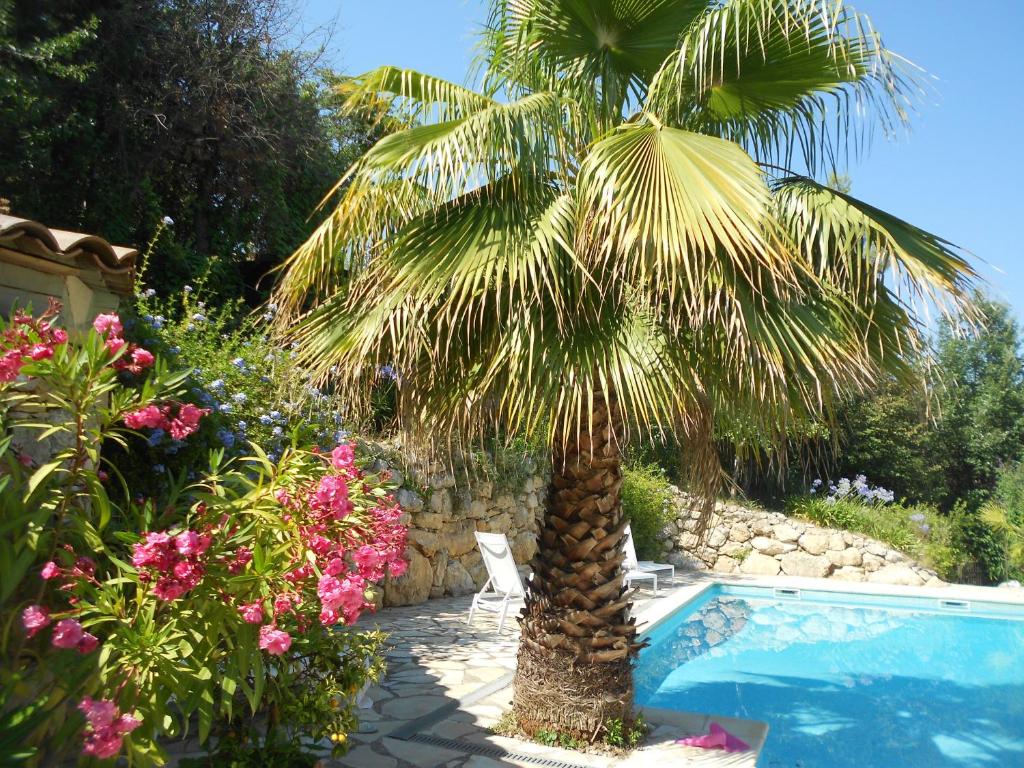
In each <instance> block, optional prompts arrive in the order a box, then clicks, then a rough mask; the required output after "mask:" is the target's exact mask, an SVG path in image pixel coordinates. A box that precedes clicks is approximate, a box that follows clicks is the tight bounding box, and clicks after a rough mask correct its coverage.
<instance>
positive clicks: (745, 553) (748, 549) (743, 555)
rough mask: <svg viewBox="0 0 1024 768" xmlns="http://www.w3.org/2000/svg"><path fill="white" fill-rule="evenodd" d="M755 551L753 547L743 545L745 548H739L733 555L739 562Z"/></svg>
mask: <svg viewBox="0 0 1024 768" xmlns="http://www.w3.org/2000/svg"><path fill="white" fill-rule="evenodd" d="M753 551H754V550H753V549H752V548H751V547H743V549H739V550H737V551H736V552H735V553H733V556H732V557H733V559H734V560H735V561H736V562H737V563H742V562H743V561H744V560H746V559H747V558H748V557H750V553H751V552H753Z"/></svg>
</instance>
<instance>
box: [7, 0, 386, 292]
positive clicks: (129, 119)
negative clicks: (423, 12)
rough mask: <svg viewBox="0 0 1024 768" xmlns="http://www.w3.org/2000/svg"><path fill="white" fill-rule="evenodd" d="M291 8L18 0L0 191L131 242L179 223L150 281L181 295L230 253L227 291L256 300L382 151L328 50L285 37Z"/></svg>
mask: <svg viewBox="0 0 1024 768" xmlns="http://www.w3.org/2000/svg"><path fill="white" fill-rule="evenodd" d="M293 10H294V3H293V2H291V1H290V0H285V2H281V0H140V2H130V3H128V2H122V0H49V1H48V2H46V3H38V2H34V1H33V0H13V2H12V0H4V4H3V5H0V37H4V38H5V39H6V40H8V41H9V43H8V46H0V146H3V147H4V148H5V151H3V152H0V196H2V197H7V198H9V199H10V200H11V203H12V205H11V208H12V212H13V213H15V214H16V215H20V216H24V217H28V218H36V219H40V220H42V221H44V222H45V223H46V224H48V225H50V226H54V227H63V228H68V229H81V230H85V231H89V232H93V233H97V234H100V235H103V236H104V237H106V238H107V239H109V240H111V241H113V242H119V243H132V244H138V245H142V244H144V243H146V242H147V241H148V240H149V239H150V238H151V237H152V234H153V232H154V230H155V228H156V226H157V225H158V224H159V223H160V221H161V219H162V217H164V216H169V217H170V218H171V219H172V220H173V221H174V222H175V225H174V227H173V228H171V229H169V230H167V232H165V234H164V236H163V237H161V240H160V243H159V244H158V247H157V250H156V252H155V254H154V256H153V259H152V261H151V263H150V270H149V275H148V277H149V279H150V282H151V284H153V285H155V286H158V287H159V288H160V289H161V290H166V291H170V290H173V289H175V288H177V287H180V286H182V285H183V284H184V283H186V282H189V281H190V280H192V279H194V278H195V276H196V275H197V274H199V273H202V272H204V271H205V270H206V269H207V267H208V266H210V263H211V259H216V261H215V263H214V279H213V280H212V281H211V282H212V284H213V285H214V286H215V287H216V288H217V290H218V291H219V292H220V293H221V294H222V295H226V296H233V295H239V294H243V293H247V294H248V296H249V298H250V299H255V298H256V293H255V292H254V288H255V286H256V284H257V282H258V280H259V278H260V277H261V276H262V275H264V274H265V273H266V272H267V271H268V270H269V269H270V268H272V267H273V266H275V265H276V264H277V263H279V262H280V261H281V260H282V259H283V258H284V257H286V256H287V255H288V254H289V253H291V252H292V250H294V248H295V247H296V246H297V245H298V244H300V243H301V242H302V240H303V239H304V237H305V236H306V234H308V223H307V222H308V216H309V212H310V210H312V209H313V208H314V207H315V206H316V204H317V202H318V201H319V200H320V199H321V198H322V196H323V194H324V193H325V192H326V191H327V190H328V189H330V187H331V186H332V185H333V184H334V182H335V181H336V180H337V178H338V176H340V175H341V174H342V173H344V171H345V170H346V168H347V167H348V166H349V164H350V163H351V162H352V160H353V159H354V158H355V157H356V156H357V155H358V154H359V152H361V151H362V149H365V147H366V146H368V138H369V137H368V132H367V127H366V126H365V125H364V124H362V123H360V122H358V121H356V120H353V119H352V118H351V117H348V116H345V115H342V114H340V113H339V112H338V110H337V109H336V106H337V99H336V97H335V94H334V90H333V87H332V85H333V82H334V76H333V75H332V74H330V73H329V72H323V71H321V70H320V69H319V64H318V58H317V55H316V52H315V51H314V52H308V51H304V50H298V49H296V48H295V44H294V43H292V42H289V34H290V29H291V27H290V25H289V21H290V19H291V13H292V11H293ZM40 41H41V42H40ZM10 51H15V52H20V54H18V55H15V54H11V53H10ZM5 61H10V64H8V65H7V69H8V70H9V71H10V72H11V73H12V75H11V76H10V77H7V78H5V77H4V76H3V74H2V73H3V72H4V71H5V65H4V62H5ZM8 148H11V149H12V150H13V151H7V150H8ZM265 285H266V286H269V282H267V283H266V284H265ZM264 293H265V290H264Z"/></svg>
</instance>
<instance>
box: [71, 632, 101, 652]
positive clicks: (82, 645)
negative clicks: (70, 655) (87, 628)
mask: <svg viewBox="0 0 1024 768" xmlns="http://www.w3.org/2000/svg"><path fill="white" fill-rule="evenodd" d="M99 644H100V641H99V639H98V638H97V637H96V636H95V635H93V634H91V633H89V632H83V633H82V639H81V640H79V641H78V645H77V646H76V647H77V648H78V652H79V653H92V652H93V651H95V650H96V646H98V645H99Z"/></svg>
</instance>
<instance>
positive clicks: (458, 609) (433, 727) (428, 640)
mask: <svg viewBox="0 0 1024 768" xmlns="http://www.w3.org/2000/svg"><path fill="white" fill-rule="evenodd" d="M641 594H643V593H641ZM664 594H665V591H664V590H662V591H660V592H659V595H664ZM647 595H648V597H646V598H641V599H640V600H637V601H636V605H635V608H634V609H635V610H639V608H640V606H641V605H642V604H644V603H646V602H647V600H648V599H650V598H651V597H652V596H651V595H650V593H647ZM471 601H472V598H471V597H454V598H453V597H449V598H442V599H438V600H430V601H428V602H427V603H423V604H421V605H415V606H408V607H402V608H387V609H383V610H381V611H379V612H378V613H377V614H375V615H373V616H366V617H365V618H364V619H363V621H364V622H366V625H367V628H368V629H371V628H372V629H379V630H381V631H383V632H386V633H388V638H389V639H388V650H387V659H388V671H387V674H386V676H385V678H384V679H383V680H382V681H381V682H380V684H379V685H377V686H374V687H373V688H371V689H370V690H369V691H368V694H367V699H368V700H369V701H370V702H371V708H369V709H365V710H362V711H361V712H360V720H361V723H362V726H361V729H360V730H361V731H362V732H359V733H353V734H351V735H350V738H351V739H352V741H353V744H358V746H355V747H354V748H353V749H352V750H351V751H350V752H349V753H348V754H347V755H345V756H344V757H342V758H337V759H324V760H322V761H321V766H322V768H377V766H382V767H383V768H441V767H442V766H443V767H444V768H494V766H520V765H528V764H526V763H519V762H516V761H513V760H510V759H508V758H505V757H502V758H494V757H485V756H483V755H475V754H469V753H466V752H461V753H460V752H456V751H454V748H453V749H449V748H448V747H447V746H445V747H441V746H435V745H428V744H424V743H422V742H418V741H408V740H403V739H397V738H391V737H390V734H392V733H394V732H395V731H396V730H399V729H405V730H408V727H409V726H410V723H412V722H413V721H414V720H416V719H418V718H422V717H424V716H425V715H428V714H429V713H431V712H434V711H437V710H438V709H440V708H443V707H447V708H449V709H451V710H452V711H450V712H449V713H448V714H447V715H445V716H442V717H441V718H440V719H439V720H438V721H437V722H434V723H433V724H427V725H425V726H424V727H423V728H422V729H417V730H418V732H420V733H425V734H429V735H432V736H436V737H439V738H442V739H450V740H455V741H463V742H466V743H470V744H478V745H481V746H488V747H497V748H501V749H504V750H506V751H508V752H517V753H521V754H529V755H537V756H543V757H548V758H552V759H559V760H563V761H565V762H569V763H573V764H577V765H582V766H587V767H588V768H611V766H612V765H613V764H615V762H616V761H615V760H614V759H613V758H610V757H606V756H601V755H587V754H582V753H579V752H571V751H567V750H562V749H558V748H552V747H545V746H543V745H540V744H534V743H531V742H523V741H519V740H517V739H509V738H506V737H502V736H497V735H495V734H494V733H493V732H492V731H491V730H490V729H491V727H492V726H494V725H495V724H496V723H497V722H498V720H499V719H500V718H501V716H502V715H503V714H504V713H505V712H507V711H508V710H509V709H510V707H511V698H512V693H511V687H508V686H506V687H502V688H500V689H499V690H497V691H495V692H493V693H491V694H490V695H489V696H486V697H484V698H481V699H480V700H479V701H474V702H473V703H470V704H467V705H462V706H457V708H456V705H458V702H459V700H460V699H463V698H465V697H467V696H470V695H471V694H473V693H474V692H477V691H479V690H480V689H482V688H483V687H484V686H486V685H487V684H489V683H495V682H496V681H499V680H501V679H503V678H505V677H507V676H509V675H510V674H511V673H512V672H514V671H515V663H516V650H517V649H518V646H519V626H518V624H517V623H516V622H515V621H508V622H506V624H505V628H504V631H503V632H501V633H499V632H498V626H497V617H496V616H494V615H492V614H489V613H479V614H478V615H477V617H476V618H475V620H474V622H473V625H472V626H470V625H469V624H467V623H466V617H467V616H468V614H469V606H470V603H471Z"/></svg>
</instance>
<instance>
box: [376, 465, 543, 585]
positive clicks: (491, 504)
mask: <svg viewBox="0 0 1024 768" xmlns="http://www.w3.org/2000/svg"><path fill="white" fill-rule="evenodd" d="M391 471H392V473H393V475H394V478H393V479H394V480H396V481H398V482H400V483H401V484H403V487H402V488H401V489H400V490H399V491H398V493H397V498H398V502H399V504H400V505H401V506H402V509H404V510H405V511H406V514H407V515H408V523H409V547H408V549H407V555H408V557H409V570H408V572H407V573H406V574H405V575H404V576H402V577H401V578H400V579H395V580H389V581H388V582H387V583H385V585H384V595H383V600H384V605H415V604H417V603H422V602H423V601H425V600H427V599H428V598H433V597H442V596H444V595H467V594H471V593H473V592H476V591H479V590H480V589H481V588H482V587H483V585H484V583H485V582H486V581H487V570H486V569H485V568H484V564H483V560H482V559H481V557H480V551H479V550H478V549H477V546H476V539H475V537H474V535H473V534H474V532H475V531H486V532H493V533H504V534H505V535H506V536H507V537H508V540H509V543H510V544H511V545H512V553H513V555H514V556H515V560H516V563H518V564H519V565H520V566H525V565H526V564H528V563H529V562H530V559H531V558H532V557H533V555H534V553H535V552H536V551H537V531H538V523H539V520H540V515H541V514H542V510H543V495H544V493H545V489H546V486H547V480H546V479H545V478H544V477H542V476H541V475H540V474H538V473H537V471H536V466H535V465H534V464H533V463H532V462H528V463H527V464H526V465H525V471H524V472H521V473H519V475H517V476H516V477H513V478H507V477H506V478H498V479H497V480H494V479H486V478H477V479H475V480H473V479H468V478H465V477H461V476H460V477H458V478H457V477H456V473H455V472H454V471H452V470H450V469H447V468H445V467H444V466H443V465H441V464H439V463H433V464H431V465H429V466H428V467H427V468H426V469H425V470H424V471H418V472H415V473H413V472H410V475H414V476H413V477H411V478H409V479H407V478H405V477H404V476H403V475H402V474H401V473H400V472H398V471H396V470H394V469H392V470H391ZM459 474H460V475H461V474H462V473H459Z"/></svg>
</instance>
